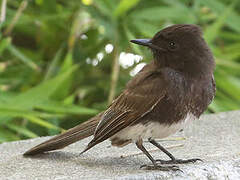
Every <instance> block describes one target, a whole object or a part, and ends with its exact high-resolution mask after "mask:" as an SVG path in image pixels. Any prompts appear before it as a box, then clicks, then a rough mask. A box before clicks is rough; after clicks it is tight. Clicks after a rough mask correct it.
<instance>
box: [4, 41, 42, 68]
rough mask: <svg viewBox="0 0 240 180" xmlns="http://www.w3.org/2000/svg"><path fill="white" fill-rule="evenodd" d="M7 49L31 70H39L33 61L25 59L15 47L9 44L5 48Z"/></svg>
mask: <svg viewBox="0 0 240 180" xmlns="http://www.w3.org/2000/svg"><path fill="white" fill-rule="evenodd" d="M7 49H8V50H9V51H10V53H12V54H13V55H14V56H16V57H17V58H18V59H19V60H21V61H22V62H23V63H25V64H26V65H27V66H29V67H30V68H32V69H33V70H37V71H39V70H40V68H39V67H38V66H37V65H36V64H35V63H34V62H33V60H31V59H29V58H28V57H26V56H25V55H24V54H22V53H21V52H20V51H19V50H18V49H17V48H16V47H15V46H13V45H11V44H9V45H8V46H7Z"/></svg>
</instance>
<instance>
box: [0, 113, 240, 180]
mask: <svg viewBox="0 0 240 180" xmlns="http://www.w3.org/2000/svg"><path fill="white" fill-rule="evenodd" d="M183 136H184V137H186V139H185V140H176V139H177V138H175V137H183ZM48 138H49V137H44V138H36V139H32V140H26V141H18V142H11V143H4V144H1V145H0V179H1V180H2V179H11V180H13V179H24V180H28V179H36V180H37V179H42V180H50V179H51V180H52V179H57V180H65V179H66V180H68V179H81V180H82V179H233V180H237V179H240V111H233V112H227V113H219V114H216V115H205V116H202V118H201V119H200V120H198V121H195V122H194V123H193V124H192V125H190V126H189V128H187V129H185V130H184V132H180V133H178V134H177V135H175V136H173V137H172V140H171V139H169V138H168V140H164V141H160V142H161V143H162V145H164V146H165V147H169V151H171V152H172V153H173V154H174V155H175V156H176V157H178V158H184V159H185V158H196V157H197V158H202V159H203V160H204V162H197V163H195V164H184V165H179V166H180V168H181V170H182V171H183V172H180V171H178V172H162V171H149V170H142V169H139V167H140V165H142V164H146V163H150V162H149V160H148V159H147V158H146V157H145V156H144V155H143V154H141V153H140V152H139V150H138V149H137V148H136V147H135V145H134V144H131V145H128V146H126V147H124V148H115V147H110V146H109V145H110V143H109V141H106V142H103V143H102V144H100V145H97V146H95V147H94V148H93V149H91V150H90V151H88V152H86V153H85V154H83V155H81V156H80V155H79V152H80V151H81V150H83V148H84V146H85V145H86V144H87V143H88V141H89V140H90V138H89V139H85V140H83V141H81V142H78V143H75V144H73V145H71V146H68V147H66V148H65V149H62V150H60V151H56V152H51V153H47V154H43V155H38V156H36V157H34V158H24V157H23V156H22V154H23V152H24V151H26V150H28V149H29V148H30V147H32V146H34V145H37V144H39V143H40V142H42V141H44V140H46V139H48ZM174 139H175V140H174ZM145 145H146V147H147V148H148V149H149V150H151V151H152V152H151V154H152V155H153V156H154V157H155V158H166V156H165V155H164V154H163V153H161V152H160V151H158V150H156V148H155V147H153V146H152V145H150V144H149V143H145Z"/></svg>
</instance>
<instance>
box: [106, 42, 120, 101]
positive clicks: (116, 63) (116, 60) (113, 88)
mask: <svg viewBox="0 0 240 180" xmlns="http://www.w3.org/2000/svg"><path fill="white" fill-rule="evenodd" d="M119 69H120V67H119V52H118V49H117V46H116V45H115V46H114V59H113V67H112V76H111V85H110V92H109V96H108V104H110V103H111V102H112V101H113V98H114V96H115V93H116V87H117V81H118V77H119Z"/></svg>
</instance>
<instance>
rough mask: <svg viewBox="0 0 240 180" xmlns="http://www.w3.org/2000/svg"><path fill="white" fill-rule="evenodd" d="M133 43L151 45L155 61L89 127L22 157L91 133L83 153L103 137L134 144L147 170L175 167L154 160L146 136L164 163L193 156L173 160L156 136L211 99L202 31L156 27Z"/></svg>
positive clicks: (210, 75)
mask: <svg viewBox="0 0 240 180" xmlns="http://www.w3.org/2000/svg"><path fill="white" fill-rule="evenodd" d="M131 42H133V43H136V44H139V45H143V46H147V47H149V48H150V49H151V51H152V53H153V57H154V59H153V61H152V62H150V63H149V64H148V65H146V66H145V67H144V68H143V69H142V70H141V71H140V72H139V73H138V74H137V75H136V76H135V77H134V78H133V79H132V80H131V81H129V82H128V84H127V86H126V88H125V90H123V92H122V93H121V94H120V95H119V96H118V97H117V98H116V99H115V100H114V101H113V102H112V104H111V105H110V106H109V107H108V109H107V110H106V111H105V112H102V113H100V114H99V115H98V116H96V117H95V118H93V119H91V120H90V121H89V122H90V123H89V126H88V121H87V122H85V124H83V126H81V125H79V127H78V128H74V129H72V130H69V132H67V133H66V134H65V135H64V134H62V135H60V136H57V137H55V138H53V139H50V140H49V141H47V142H44V143H42V144H40V145H38V146H37V147H35V148H33V149H31V150H29V151H27V152H26V153H25V155H33V154H37V153H40V152H44V151H49V150H54V149H58V148H62V147H65V146H66V145H68V144H71V143H73V142H75V141H77V140H80V139H82V138H85V137H86V136H89V135H91V134H94V137H93V139H92V140H91V141H90V143H89V144H88V146H87V147H86V149H85V150H84V151H83V152H85V151H87V150H89V149H90V148H92V147H93V146H95V145H96V144H98V143H100V142H102V141H104V140H106V139H110V140H111V141H112V145H115V146H124V145H126V144H128V143H130V142H134V143H136V145H137V147H138V148H139V149H140V150H142V152H143V153H144V154H146V155H147V156H148V158H149V159H150V160H151V161H152V163H153V165H150V166H146V167H147V168H150V169H160V170H169V169H173V170H176V169H177V168H176V167H175V166H162V165H158V164H157V163H156V161H155V160H154V159H153V158H152V157H151V155H150V154H149V153H148V152H147V150H146V149H145V148H144V146H143V145H142V139H144V138H146V139H148V140H149V142H151V143H152V144H154V145H155V146H157V147H158V148H159V149H161V150H162V151H163V152H165V153H166V154H167V155H168V156H169V157H170V158H171V161H168V163H171V162H172V163H186V162H194V161H196V160H197V159H191V160H177V159H175V158H174V157H173V156H172V155H171V154H170V153H169V152H167V151H166V150H165V149H164V148H163V147H162V146H160V145H159V144H157V143H156V141H154V138H163V137H166V136H168V135H170V134H172V133H175V132H176V131H178V130H179V129H181V128H182V127H183V126H184V124H185V121H186V120H189V119H197V118H199V117H200V115H201V114H202V113H203V112H204V111H205V110H206V108H207V106H208V105H209V104H210V102H211V101H212V99H213V98H214V95H215V82H214V78H213V71H214V68H215V63H214V58H213V55H212V53H211V51H210V49H209V47H208V46H207V44H206V42H205V41H204V39H203V37H202V32H201V29H200V28H199V27H198V26H196V25H189V24H181V25H173V26H170V27H167V28H165V29H163V30H161V31H159V32H158V33H157V34H156V35H155V36H154V37H153V38H152V39H139V40H132V41H131ZM83 127H85V128H87V129H89V131H87V133H88V134H87V135H85V136H84V134H82V135H81V133H78V131H80V130H81V131H84V130H83V129H84V128H83ZM78 129H79V130H78ZM93 129H94V132H93ZM79 134H80V135H79ZM69 137H71V138H69ZM61 144H64V145H65V146H63V145H61ZM49 147H51V148H49ZM54 147H55V148H54ZM162 163H163V162H162Z"/></svg>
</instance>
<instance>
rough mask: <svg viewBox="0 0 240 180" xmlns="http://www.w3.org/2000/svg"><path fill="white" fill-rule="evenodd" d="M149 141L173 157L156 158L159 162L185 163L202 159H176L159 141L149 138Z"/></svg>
mask: <svg viewBox="0 0 240 180" xmlns="http://www.w3.org/2000/svg"><path fill="white" fill-rule="evenodd" d="M148 141H149V142H150V143H152V144H153V145H154V146H156V147H157V148H159V149H160V150H161V151H162V152H164V153H165V154H166V155H168V157H170V158H171V160H167V161H166V160H161V159H158V160H156V161H157V162H160V163H161V164H185V163H195V162H196V161H202V160H201V159H198V158H196V159H186V160H184V159H176V158H175V157H174V156H173V155H172V154H171V153H170V152H168V151H167V150H166V149H165V148H164V147H162V146H161V145H160V144H159V143H157V142H156V141H155V140H154V139H151V138H149V139H148Z"/></svg>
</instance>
